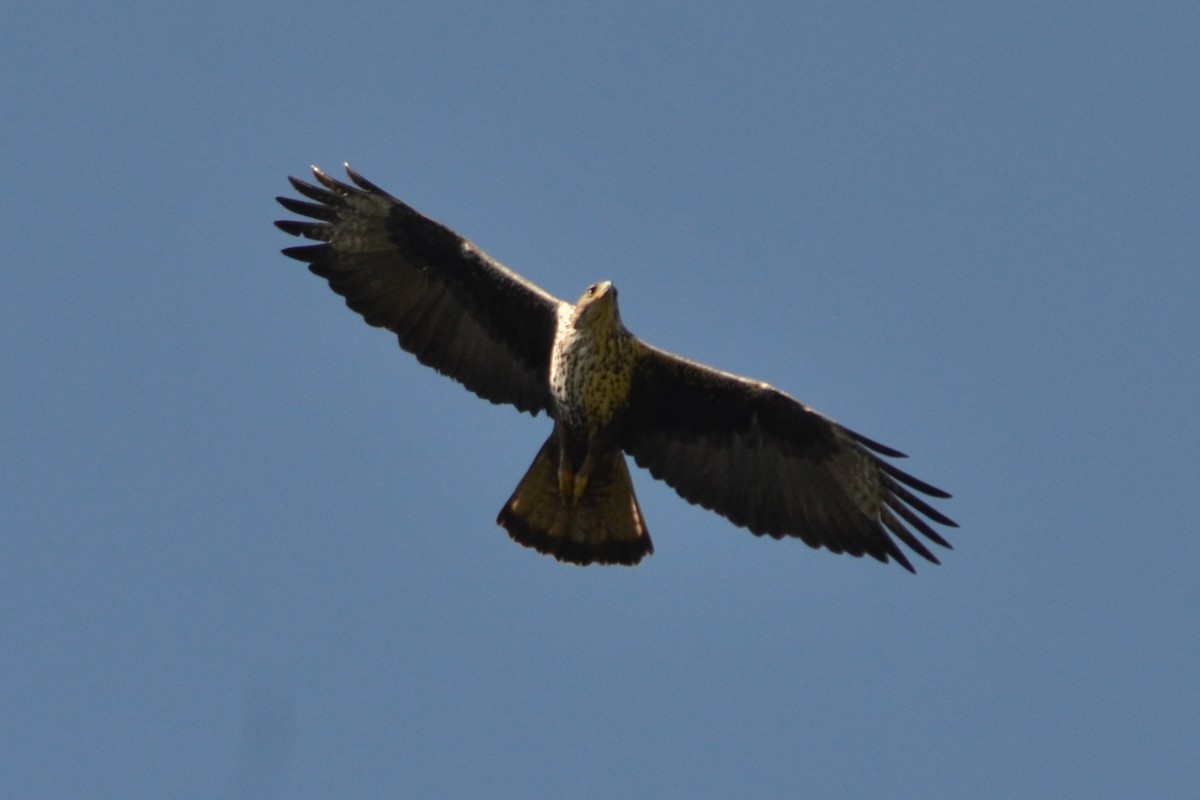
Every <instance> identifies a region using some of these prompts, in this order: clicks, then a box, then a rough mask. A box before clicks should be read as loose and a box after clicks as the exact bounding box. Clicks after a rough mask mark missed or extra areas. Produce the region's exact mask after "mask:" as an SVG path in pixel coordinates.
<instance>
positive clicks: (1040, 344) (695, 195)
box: [0, 0, 1200, 798]
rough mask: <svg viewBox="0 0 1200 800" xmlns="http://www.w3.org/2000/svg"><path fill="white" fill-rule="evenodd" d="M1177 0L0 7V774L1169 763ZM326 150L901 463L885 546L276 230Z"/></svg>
mask: <svg viewBox="0 0 1200 800" xmlns="http://www.w3.org/2000/svg"><path fill="white" fill-rule="evenodd" d="M1198 33H1200V12H1198V11H1197V8H1196V6H1195V4H1191V3H1182V2H1181V3H1153V2H1151V3H1141V4H1132V3H1112V4H1104V3H1090V4H1075V3H1056V4H1046V3H1006V4H1000V5H998V6H997V7H986V8H985V7H983V6H982V5H979V4H975V5H968V4H950V3H915V4H914V3H910V4H886V3H868V4H860V3H822V4H794V3H779V4H762V3H759V4H755V3H749V4H747V3H738V4H733V3H729V4H716V3H708V4H705V3H700V4H696V3H653V2H651V3H609V4H605V5H603V6H601V5H599V4H595V5H589V6H587V7H582V8H581V7H573V6H570V5H568V4H548V3H507V4H477V5H476V4H440V3H412V2H405V3H343V4H316V3H308V2H304V0H293V2H289V3H276V2H269V3H259V4H253V5H251V6H250V7H247V6H246V5H245V4H234V3H217V4H206V5H203V6H201V5H196V6H186V5H178V4H177V5H175V6H172V7H170V8H169V10H168V9H166V8H165V7H162V8H160V6H158V5H154V4H142V3H108V4H101V5H97V4H73V3H59V4H55V5H54V7H53V8H51V7H50V6H48V5H46V4H41V3H25V2H15V3H8V4H6V5H5V7H4V9H3V10H2V11H0V45H2V46H3V50H2V51H3V53H4V56H3V63H4V65H5V69H4V70H3V71H0V102H2V106H0V107H2V108H3V109H4V111H3V116H4V120H5V124H4V125H3V126H0V141H2V143H3V147H2V148H0V163H2V164H3V175H4V178H5V184H6V187H7V191H6V192H5V200H4V206H3V207H4V213H3V214H2V215H0V231H2V232H3V234H4V242H5V245H6V257H5V259H4V267H3V269H4V275H5V289H4V291H3V292H2V293H0V334H2V336H3V340H4V341H5V342H6V345H7V346H6V347H4V348H3V350H2V351H0V519H2V521H3V531H2V534H0V740H2V742H3V746H2V747H0V776H3V778H2V781H0V782H2V783H3V785H4V786H5V796H6V797H12V798H48V797H83V796H87V797H114V798H115V797H120V798H130V797H156V798H157V797H189V798H190V797H196V798H251V797H254V798H275V797H278V798H284V797H287V798H326V797H343V798H357V797H460V798H468V797H504V796H507V797H527V798H541V797H579V798H625V797H696V798H702V797H797V796H806V797H914V796H919V797H929V798H963V797H979V798H993V797H994V798H1008V797H1037V796H1041V797H1052V796H1086V797H1096V798H1103V797H1114V798H1116V797H1131V796H1138V797H1181V796H1185V795H1189V794H1191V793H1193V792H1195V791H1196V788H1197V786H1198V785H1200V751H1198V750H1197V742H1200V722H1198V720H1200V699H1198V695H1197V692H1196V690H1195V685H1194V676H1195V675H1196V674H1197V673H1198V672H1200V636H1198V633H1200V631H1198V626H1197V611H1198V609H1200V591H1198V589H1197V581H1196V572H1197V568H1198V567H1200V543H1198V535H1197V530H1196V524H1195V520H1194V513H1193V507H1194V504H1195V498H1196V492H1197V471H1196V467H1195V460H1194V459H1195V454H1196V451H1197V445H1198V444H1200V425H1198V424H1197V421H1196V419H1197V418H1196V413H1195V405H1196V400H1197V398H1198V397H1200V385H1198V384H1200V380H1198V378H1200V357H1198V356H1197V353H1198V352H1200V324H1198V323H1197V321H1196V317H1197V311H1198V310H1200V272H1198V270H1197V267H1198V264H1200V224H1198V222H1200V149H1198V148H1197V142H1200V92H1198V91H1197V88H1198V86H1197V77H1198V76H1200V56H1198V55H1197V54H1198V53H1200V47H1198V46H1197V38H1198ZM342 161H350V162H351V163H352V164H353V165H354V166H355V167H356V168H357V169H358V170H359V171H361V172H362V173H363V174H364V175H366V176H367V177H368V178H370V179H371V180H373V181H375V182H377V183H379V184H380V185H382V186H383V187H384V188H386V189H388V190H389V191H391V192H392V193H393V194H396V195H398V196H400V197H402V198H404V199H405V200H407V201H408V202H410V203H411V204H413V205H415V206H416V207H417V208H419V209H421V210H423V211H425V212H426V213H428V214H430V215H432V216H434V217H435V218H438V219H440V220H442V221H444V222H446V223H447V224H449V225H451V226H452V227H454V228H455V229H456V230H458V231H460V232H462V233H463V234H464V235H467V236H469V237H470V238H472V239H473V240H474V241H475V242H476V243H478V244H479V245H480V246H481V247H483V248H484V249H485V250H487V251H488V252H489V253H490V254H491V255H493V256H495V257H496V258H498V259H500V260H501V261H503V262H504V263H506V264H508V265H509V266H510V267H513V268H514V269H516V270H518V271H519V272H521V273H522V274H524V275H526V276H527V277H529V278H530V279H531V280H534V281H536V282H537V283H539V284H540V285H542V286H543V287H545V288H546V289H547V290H549V291H551V292H553V293H555V294H557V295H559V296H561V297H566V298H574V297H576V296H577V295H578V293H579V292H580V291H581V290H582V289H583V287H585V286H586V285H587V284H589V283H591V282H593V281H595V280H598V279H611V280H613V281H614V282H615V283H616V284H617V285H618V286H619V287H620V289H621V300H622V313H623V316H624V318H625V322H626V324H627V325H628V326H629V327H630V329H631V330H633V331H634V332H635V333H637V334H638V335H640V336H642V337H643V338H645V339H646V340H648V341H651V342H653V343H654V344H657V345H659V346H661V347H665V348H667V349H671V350H675V351H677V352H680V353H683V354H685V355H688V356H690V357H693V358H696V359H699V360H703V361H706V362H709V363H713V364H715V365H717V366H720V367H722V368H724V369H728V370H732V371H736V372H739V373H743V374H748V375H752V376H755V377H758V378H762V379H764V380H768V381H770V382H772V383H774V384H776V385H778V386H779V387H781V388H783V389H784V390H785V391H788V392H789V393H791V394H793V395H794V396H796V397H798V398H800V399H801V400H803V401H804V402H806V403H808V404H810V405H812V406H814V407H816V408H818V409H820V410H822V411H824V412H825V413H827V414H829V415H831V416H833V417H834V418H836V419H838V420H839V421H841V422H843V423H844V424H846V425H848V426H850V427H852V428H854V429H855V430H858V431H861V432H862V433H864V434H866V435H868V436H871V437H872V438H876V439H878V440H880V441H882V442H885V443H887V444H890V445H892V446H895V447H897V448H899V449H902V450H904V451H906V452H908V453H909V454H910V455H911V456H912V458H911V459H910V460H909V461H907V462H905V467H906V468H908V469H911V471H912V472H913V473H914V474H916V475H918V476H919V477H921V478H924V479H926V480H928V481H931V482H933V483H935V484H937V485H940V486H943V487H945V488H946V489H948V490H949V491H951V492H953V493H954V495H955V497H954V499H953V500H951V501H949V502H947V503H945V504H944V506H943V507H944V508H945V509H946V510H947V512H948V513H950V514H951V516H953V517H955V518H956V519H957V520H958V521H959V522H960V523H961V525H962V528H961V530H959V531H955V532H953V536H952V540H953V543H954V545H955V549H954V550H953V551H952V552H948V553H946V554H945V557H944V559H943V562H944V563H943V565H942V566H940V567H933V566H928V565H926V566H921V565H918V569H919V574H918V575H916V576H912V575H908V574H907V573H905V572H903V571H902V570H900V569H899V568H897V567H895V566H892V567H884V566H881V565H879V564H876V563H875V562H873V561H863V560H858V559H853V558H848V557H844V556H834V555H831V554H829V553H827V552H824V551H813V550H810V549H808V548H807V547H804V546H803V545H802V544H800V543H799V542H797V541H785V542H775V541H771V540H760V539H756V538H755V537H753V536H751V535H749V534H747V533H746V532H744V531H741V530H738V529H735V528H734V527H733V526H731V525H730V524H728V523H727V522H725V521H724V520H722V519H721V518H719V517H717V516H715V515H712V514H709V513H706V512H703V511H701V510H699V509H696V508H693V507H691V506H688V505H687V504H686V503H684V502H683V501H681V500H680V499H678V498H677V497H676V496H674V494H673V493H672V492H671V491H670V490H669V489H668V488H666V487H665V486H663V485H661V484H657V483H656V482H655V481H653V480H652V479H651V478H650V477H649V475H647V474H646V473H644V472H639V473H637V474H635V476H634V480H635V484H636V486H637V487H638V492H639V495H640V497H641V501H642V506H643V509H644V511H645V513H646V518H647V521H648V524H649V527H650V530H651V532H652V534H653V536H654V541H655V544H656V550H657V552H656V553H655V555H654V556H653V557H652V558H650V559H648V560H647V561H646V562H644V563H643V564H642V565H641V566H639V567H637V568H636V569H632V570H629V569H620V568H616V569H599V568H589V569H578V568H572V567H567V566H563V565H560V564H557V563H555V562H554V561H552V560H550V559H547V558H545V557H541V556H539V555H537V554H536V553H534V552H532V551H529V550H526V549H524V548H521V547H518V546H517V545H514V544H513V543H511V542H510V541H509V540H508V537H507V536H506V535H505V534H504V533H503V531H501V530H500V529H499V528H497V527H495V526H494V525H493V520H494V518H495V515H496V512H497V511H498V510H499V508H500V506H501V504H502V503H503V502H504V501H505V500H506V499H507V497H508V495H509V493H510V492H511V490H512V488H513V487H514V486H515V484H516V482H517V480H518V479H519V478H520V477H521V475H522V473H523V471H524V469H525V468H526V466H527V465H528V463H529V461H530V460H531V459H532V458H533V455H534V454H535V452H536V451H537V448H538V446H539V445H540V444H541V442H542V440H543V439H544V438H545V436H546V434H547V432H548V423H547V421H546V420H545V419H542V418H539V419H532V418H529V417H527V416H521V415H519V414H517V413H515V412H513V411H512V410H511V409H505V408H500V407H495V406H490V405H488V404H486V403H483V402H480V401H479V400H477V399H476V398H474V397H473V396H471V395H470V394H468V393H467V392H465V391H463V390H462V389H461V388H459V387H458V386H457V385H455V384H453V383H452V382H450V381H448V380H446V379H445V378H442V377H440V376H438V375H436V374H434V373H432V372H430V371H429V370H426V369H424V368H422V367H420V366H419V365H418V364H417V363H416V362H415V360H414V359H412V358H411V357H409V356H407V355H405V354H403V353H401V352H400V351H399V349H398V348H397V347H396V343H395V341H394V339H393V338H392V337H390V336H389V335H386V334H384V333H382V332H380V331H377V330H373V329H370V328H368V327H367V326H366V325H364V324H363V323H362V322H361V321H360V320H359V319H358V318H357V317H356V316H355V315H353V314H352V313H350V312H349V311H348V310H347V309H346V308H345V307H344V306H343V305H342V304H341V302H340V300H339V299H338V298H336V297H334V296H333V295H332V293H331V292H330V291H329V290H328V289H327V288H326V287H325V286H324V285H323V283H322V282H321V281H319V280H318V279H316V278H314V277H313V276H311V275H309V274H308V273H307V272H306V271H305V270H304V269H303V267H302V266H301V265H299V264H297V263H295V262H291V261H288V260H287V259H284V258H283V257H282V256H280V255H279V253H278V250H279V248H280V247H283V246H286V245H288V244H289V243H291V242H289V240H288V239H287V237H285V236H283V235H282V234H280V233H279V232H278V231H277V230H275V229H274V228H273V227H272V226H271V221H272V220H274V219H277V218H279V217H281V216H284V214H283V212H282V210H281V209H279V208H278V207H276V205H275V204H274V201H273V198H274V196H275V195H277V194H282V193H285V192H286V191H287V188H288V187H287V184H286V181H285V178H286V176H287V175H288V174H295V175H300V174H303V173H304V171H305V170H306V169H307V166H308V165H309V164H311V163H316V164H319V165H322V166H323V167H325V168H326V169H328V170H331V171H332V170H336V169H338V168H339V165H340V163H341V162H342Z"/></svg>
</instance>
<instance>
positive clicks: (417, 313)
mask: <svg viewBox="0 0 1200 800" xmlns="http://www.w3.org/2000/svg"><path fill="white" fill-rule="evenodd" d="M346 172H347V174H348V175H349V176H350V179H351V180H352V181H353V182H354V184H355V186H351V185H349V184H345V183H342V182H340V181H336V180H334V179H332V178H330V177H329V176H328V175H326V174H325V173H323V172H321V171H320V170H318V169H317V168H316V167H313V174H314V175H315V176H316V179H317V181H318V182H319V183H320V184H321V186H323V187H324V188H321V186H314V185H312V184H310V183H305V182H304V181H301V180H297V179H296V178H289V180H290V181H291V183H292V186H293V187H294V188H295V189H296V191H297V192H299V193H300V194H301V195H303V196H304V197H307V198H308V199H309V200H313V201H315V202H306V201H303V200H296V199H293V198H290V197H279V198H276V199H277V200H278V201H279V203H280V204H281V205H282V206H283V207H284V208H286V209H287V210H289V211H292V212H294V213H296V214H300V215H301V216H305V217H310V218H311V219H313V220H317V221H316V222H304V221H296V220H281V221H278V222H276V223H275V225H276V226H278V227H279V228H280V230H283V231H285V232H286V233H290V234H292V235H293V236H303V237H305V238H308V239H314V240H316V241H319V242H324V244H317V245H308V246H302V247H289V248H287V249H286V250H284V251H283V253H284V255H287V256H290V257H291V258H294V259H297V260H298V261H304V262H307V263H308V265H309V269H310V270H312V271H313V272H314V273H316V274H317V275H320V276H321V277H322V278H325V279H326V280H327V281H329V286H330V287H331V288H332V289H333V290H334V291H335V292H337V293H338V294H340V295H342V296H343V297H344V298H346V305H348V306H349V307H350V308H351V309H353V310H354V311H356V312H357V313H359V314H361V315H362V317H363V318H364V319H365V320H366V321H367V322H368V323H370V324H371V325H375V326H377V327H382V328H387V329H388V330H390V331H392V332H393V333H395V334H396V336H397V338H398V339H399V340H400V346H401V347H403V348H404V349H405V350H407V351H409V352H410V353H413V354H414V355H416V357H417V359H418V360H419V361H420V362H421V363H422V364H425V365H427V366H430V367H433V368H434V369H436V370H437V371H438V372H441V373H443V374H444V375H448V376H449V377H451V378H453V379H454V380H456V381H458V382H459V383H461V384H463V385H464V386H466V387H467V388H468V389H470V390H471V391H473V392H475V393H476V394H477V395H479V396H480V397H483V398H484V399H486V400H490V401H492V402H493V403H510V404H512V405H514V406H516V407H517V408H518V409H520V410H522V411H528V412H530V413H533V414H537V413H538V412H539V411H546V410H548V409H549V408H550V396H549V389H548V386H547V382H546V375H547V374H548V372H549V358H550V352H551V348H552V344H553V341H554V331H555V327H556V325H557V311H558V307H559V305H560V304H561V302H562V301H560V300H558V299H557V298H555V297H552V296H551V295H549V294H547V293H546V292H544V291H542V290H541V289H540V288H538V287H537V286H535V285H534V284H532V283H530V282H529V281H527V280H525V279H524V278H522V277H521V276H519V275H517V274H516V273H514V272H512V271H511V270H509V269H507V268H505V267H504V266H503V265H501V264H499V263H498V262H496V261H494V260H493V259H491V258H490V257H488V255H487V254H485V253H484V252H483V251H481V250H479V249H478V248H477V247H475V246H474V245H473V244H471V243H470V242H469V241H467V240H466V239H464V238H462V237H461V236H459V235H458V234H456V233H454V232H453V231H451V230H450V229H449V228H447V227H445V226H444V225H441V224H440V223H438V222H435V221H434V220H432V219H429V218H428V217H426V216H424V215H422V214H420V213H419V212H417V211H416V210H414V209H412V208H410V207H409V206H407V205H405V204H404V203H402V202H401V201H399V200H397V199H396V198H394V197H392V196H391V195H389V194H387V193H386V192H384V191H383V190H382V189H380V188H378V187H377V186H375V185H373V184H372V183H370V182H369V181H367V180H365V179H364V178H363V177H362V176H360V175H358V174H357V173H356V172H354V171H353V170H352V169H350V167H349V165H346Z"/></svg>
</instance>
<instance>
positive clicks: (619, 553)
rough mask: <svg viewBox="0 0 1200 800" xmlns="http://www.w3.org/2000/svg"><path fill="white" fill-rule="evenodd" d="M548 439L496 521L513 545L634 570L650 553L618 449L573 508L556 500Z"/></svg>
mask: <svg viewBox="0 0 1200 800" xmlns="http://www.w3.org/2000/svg"><path fill="white" fill-rule="evenodd" d="M558 453H559V449H558V444H557V441H556V440H555V437H554V436H553V435H551V437H550V438H549V439H547V440H546V443H545V444H544V445H542V449H541V450H539V451H538V454H537V457H536V458H534V460H533V464H531V465H530V467H529V470H528V471H527V472H526V473H525V477H524V478H522V479H521V482H520V484H518V485H517V489H516V491H515V492H513V496H512V497H511V498H510V499H509V501H508V502H507V503H506V504H505V505H504V508H503V509H501V511H500V516H499V517H498V518H497V519H496V522H497V523H499V524H500V525H501V526H502V527H503V528H504V529H505V530H506V531H508V535H509V536H510V537H512V539H513V541H515V542H518V543H520V544H523V545H525V546H526V547H532V548H533V549H535V550H537V551H538V552H539V553H545V554H546V555H551V556H554V557H555V558H557V559H558V560H559V561H566V562H568V563H571V564H580V565H587V564H626V565H628V566H633V565H634V564H636V563H638V562H639V561H641V560H642V558H643V557H644V556H646V555H649V554H650V553H653V552H654V545H653V544H652V543H651V541H650V534H649V533H647V532H646V522H645V520H644V519H643V518H642V509H641V508H640V507H639V506H638V502H637V497H636V496H635V495H634V493H633V481H632V480H631V479H630V477H629V467H628V466H626V464H625V456H624V454H622V453H621V451H620V450H613V451H612V453H611V454H609V455H606V456H605V457H604V460H603V461H602V462H600V463H598V464H597V465H596V469H595V471H594V472H593V473H592V476H591V479H590V480H589V481H588V484H587V488H586V490H585V491H584V493H583V496H582V497H581V498H580V499H579V501H578V502H577V503H575V504H574V505H573V506H568V505H567V504H566V503H564V502H563V501H562V499H561V498H560V497H559V488H558V486H559V484H558V457H559V455H558Z"/></svg>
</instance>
